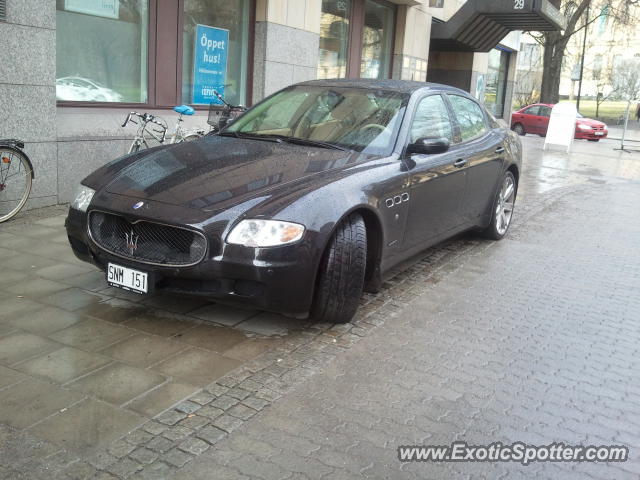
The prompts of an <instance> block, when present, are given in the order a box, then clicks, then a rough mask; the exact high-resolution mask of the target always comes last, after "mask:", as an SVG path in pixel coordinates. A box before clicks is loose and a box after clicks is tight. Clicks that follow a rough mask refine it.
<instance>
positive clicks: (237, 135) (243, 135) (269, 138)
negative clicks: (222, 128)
mask: <svg viewBox="0 0 640 480" xmlns="http://www.w3.org/2000/svg"><path fill="white" fill-rule="evenodd" d="M218 136H220V137H234V138H248V139H249V140H266V141H267V142H276V143H282V142H283V140H282V139H281V138H280V137H279V136H278V135H263V134H260V133H241V132H221V133H219V134H218Z"/></svg>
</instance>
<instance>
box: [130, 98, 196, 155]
mask: <svg viewBox="0 0 640 480" xmlns="http://www.w3.org/2000/svg"><path fill="white" fill-rule="evenodd" d="M173 110H174V111H175V112H176V113H178V114H180V115H179V117H178V121H177V122H176V125H175V127H174V128H173V131H172V132H171V134H170V135H169V138H168V139H167V130H168V126H167V122H166V121H165V120H164V119H163V118H161V117H157V116H155V115H151V114H150V113H138V112H131V113H129V114H128V115H127V118H126V119H125V121H124V123H123V124H122V127H123V128H124V127H126V126H127V125H128V124H129V123H133V124H135V125H138V131H137V133H136V136H135V137H134V139H133V142H132V143H131V147H130V148H129V153H134V152H137V151H138V150H140V149H141V148H149V147H150V143H151V144H156V143H157V144H160V145H163V144H165V143H168V144H173V143H180V142H190V141H192V140H197V139H198V138H200V137H202V136H204V134H205V131H204V130H187V129H185V128H184V127H183V125H182V123H183V122H184V119H183V118H182V117H183V116H184V115H193V114H194V113H195V110H194V109H193V107H190V106H188V105H179V106H176V107H173ZM134 117H137V118H138V121H136V120H134ZM154 146H155V145H154Z"/></svg>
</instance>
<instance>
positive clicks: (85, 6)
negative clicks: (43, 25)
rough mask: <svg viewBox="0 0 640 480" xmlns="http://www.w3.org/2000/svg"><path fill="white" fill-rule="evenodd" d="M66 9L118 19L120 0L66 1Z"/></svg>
mask: <svg viewBox="0 0 640 480" xmlns="http://www.w3.org/2000/svg"><path fill="white" fill-rule="evenodd" d="M64 9H65V10H67V11H69V12H78V13H86V14H87V15H95V16H97V17H105V18H118V17H119V16H120V15H119V14H120V0H64Z"/></svg>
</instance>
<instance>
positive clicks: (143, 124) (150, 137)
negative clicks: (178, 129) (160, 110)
mask: <svg viewBox="0 0 640 480" xmlns="http://www.w3.org/2000/svg"><path fill="white" fill-rule="evenodd" d="M134 117H137V118H138V121H135V120H134V119H133V118H134ZM129 123H133V124H134V125H138V131H137V132H136V136H135V137H134V138H133V142H132V143H131V147H130V148H129V153H135V152H137V151H138V150H140V149H141V148H149V142H157V143H159V144H163V143H164V141H165V139H166V136H167V123H166V122H165V121H164V120H163V119H162V118H160V117H156V116H154V115H151V114H150V113H138V112H130V113H129V114H128V115H127V118H126V119H125V121H124V123H123V124H122V127H123V128H124V127H126V126H127V125H128V124H129ZM150 124H153V125H151V126H150Z"/></svg>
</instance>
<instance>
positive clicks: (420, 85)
mask: <svg viewBox="0 0 640 480" xmlns="http://www.w3.org/2000/svg"><path fill="white" fill-rule="evenodd" d="M296 85H309V86H314V87H316V86H317V87H344V88H366V89H371V90H392V91H396V92H401V93H409V94H411V93H413V92H416V91H418V90H421V89H430V90H434V91H448V92H452V93H462V94H464V95H469V93H468V92H465V91H464V90H460V89H459V88H456V87H451V86H449V85H442V84H439V83H428V82H414V81H409V80H378V79H367V78H356V79H351V78H336V79H329V80H309V81H307V82H301V83H297V84H296Z"/></svg>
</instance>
